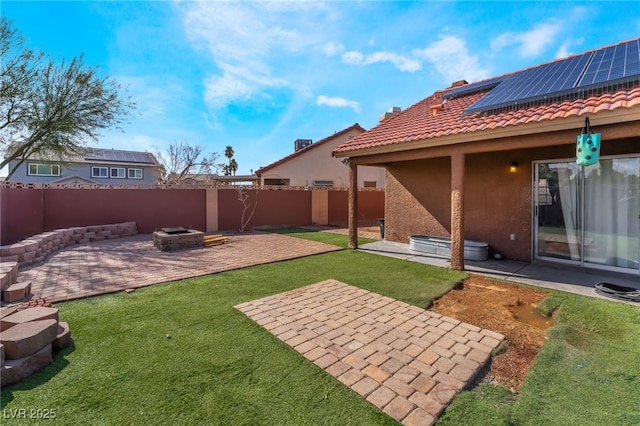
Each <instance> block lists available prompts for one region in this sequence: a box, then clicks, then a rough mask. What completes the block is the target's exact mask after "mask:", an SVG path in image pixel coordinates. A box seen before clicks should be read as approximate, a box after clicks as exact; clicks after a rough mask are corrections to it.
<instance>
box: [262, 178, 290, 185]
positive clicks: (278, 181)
mask: <svg viewBox="0 0 640 426" xmlns="http://www.w3.org/2000/svg"><path fill="white" fill-rule="evenodd" d="M264 184H265V185H280V186H289V179H265V180H264Z"/></svg>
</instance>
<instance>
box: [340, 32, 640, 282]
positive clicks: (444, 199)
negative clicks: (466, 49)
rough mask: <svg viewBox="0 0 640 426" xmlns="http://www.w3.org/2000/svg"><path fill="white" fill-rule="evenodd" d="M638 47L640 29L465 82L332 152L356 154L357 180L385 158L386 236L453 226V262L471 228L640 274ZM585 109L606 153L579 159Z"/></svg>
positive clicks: (505, 244)
mask: <svg viewBox="0 0 640 426" xmlns="http://www.w3.org/2000/svg"><path fill="white" fill-rule="evenodd" d="M639 52H640V39H636V40H631V41H627V42H623V43H619V44H617V45H613V46H608V47H605V48H601V49H598V50H594V51H589V52H585V53H583V54H579V55H574V56H571V57H568V58H564V59H559V60H556V61H553V62H551V63H546V64H542V65H539V66H537V67H532V68H528V69H525V70H522V71H518V72H514V73H511V74H508V75H503V76H500V77H496V78H493V79H489V80H484V81H481V82H477V83H474V84H465V83H466V82H459V83H457V84H454V85H453V86H452V87H450V88H448V89H445V90H440V91H437V92H435V93H434V94H433V95H431V96H429V97H428V98H426V99H423V100H422V101H420V102H418V103H417V104H415V105H413V106H411V107H410V108H408V109H406V110H405V111H403V112H401V113H399V114H397V115H396V116H394V117H392V118H389V119H388V120H386V121H384V122H383V123H381V124H379V125H378V126H376V127H375V128H373V129H371V130H369V131H368V132H366V133H363V134H361V135H359V136H357V137H355V138H353V139H352V140H350V141H348V142H345V143H343V144H342V145H340V146H339V147H337V148H336V149H335V150H334V155H335V156H336V157H338V158H340V159H344V158H349V159H350V164H351V169H352V177H351V179H352V180H355V179H356V178H357V174H358V170H357V169H356V168H355V166H358V165H373V166H376V165H378V166H383V167H385V168H386V171H387V179H386V204H385V219H386V220H385V227H386V230H385V232H386V239H388V240H396V241H401V242H408V241H409V240H410V237H411V236H412V235H415V234H422V235H424V234H427V235H434V236H445V237H446V236H450V237H451V242H452V256H451V267H452V268H453V269H463V268H464V258H463V241H464V240H465V239H467V240H479V241H484V242H487V243H488V244H489V247H490V253H491V254H494V253H499V254H502V255H503V256H506V257H507V258H511V259H516V260H521V261H531V260H533V259H544V260H553V261H557V262H564V263H566V264H572V265H582V266H586V267H595V268H602V269H610V270H616V271H624V272H631V273H634V274H638V273H640V269H639V264H640V262H639V261H640V250H639V241H640V53H639ZM587 117H588V118H589V119H590V122H591V127H592V131H593V132H594V133H600V134H601V136H602V145H601V151H600V160H599V163H598V164H595V165H589V166H581V165H578V164H577V163H576V158H577V153H576V139H577V135H579V134H580V133H581V132H582V129H583V127H584V125H585V118H587ZM350 198H351V201H352V202H353V201H354V200H355V201H357V192H355V193H354V192H351V193H350ZM355 205H357V204H355ZM353 210H355V209H353ZM356 213H357V212H354V211H352V212H351V215H354V214H356ZM353 223H355V222H353ZM355 231H356V230H354V229H352V230H351V232H350V245H351V246H355V245H356V244H357V241H356V239H355V237H354V234H355Z"/></svg>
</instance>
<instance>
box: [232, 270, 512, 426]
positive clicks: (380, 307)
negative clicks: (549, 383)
mask: <svg viewBox="0 0 640 426" xmlns="http://www.w3.org/2000/svg"><path fill="white" fill-rule="evenodd" d="M235 308H236V309H238V310H240V311H241V312H243V313H244V314H245V315H247V316H248V317H249V318H251V319H253V320H254V321H255V322H257V323H258V324H260V325H261V326H263V327H264V328H265V329H267V330H268V331H270V332H271V333H272V334H274V335H275V336H277V337H278V338H279V339H280V340H282V341H283V342H285V343H287V344H288V345H289V346H291V347H292V348H294V349H295V350H296V351H298V352H299V353H300V354H302V355H303V356H305V357H306V358H307V359H309V360H310V361H312V362H313V363H314V364H316V365H317V366H319V367H320V368H322V369H324V370H325V371H326V372H327V373H329V374H331V375H332V376H334V377H336V378H337V379H338V380H340V381H341V382H342V383H344V384H345V385H347V386H349V387H350V388H351V389H353V390H354V391H355V392H357V393H359V394H360V395H361V396H362V397H363V398H366V400H367V401H369V402H370V403H372V404H374V405H375V406H377V407H378V408H380V409H381V410H382V411H384V412H385V413H387V414H388V415H389V416H391V417H393V418H394V419H396V420H397V421H399V422H401V423H403V424H405V425H429V424H432V423H433V422H435V420H436V419H437V417H438V416H439V415H440V414H441V413H442V411H443V410H444V409H445V407H446V406H447V405H448V404H449V403H450V401H451V400H452V399H453V397H454V396H455V395H456V394H457V393H458V392H459V391H460V390H462V389H463V388H464V387H465V386H466V385H467V384H468V383H470V382H471V381H472V380H473V378H474V377H475V376H476V375H477V373H478V372H479V371H480V370H481V368H482V367H483V366H484V365H485V363H486V362H487V361H488V360H489V358H490V356H491V351H492V350H493V349H495V348H496V347H498V345H499V344H500V342H501V341H502V340H503V338H504V336H503V335H501V334H499V333H495V332H493V331H490V330H486V329H481V328H479V327H476V326H474V325H472V324H467V323H463V322H460V321H458V320H456V319H453V318H450V317H446V316H443V315H440V314H437V313H434V312H430V311H426V310H424V309H422V308H419V307H417V306H413V305H409V304H407V303H404V302H400V301H397V300H394V299H392V298H390V297H386V296H381V295H379V294H376V293H372V292H370V291H367V290H363V289H360V288H357V287H353V286H350V285H348V284H345V283H342V282H339V281H336V280H327V281H323V282H320V283H317V284H313V285H310V286H306V287H302V288H299V289H296V290H292V291H288V292H285V293H281V294H276V295H273V296H268V297H265V298H262V299H259V300H254V301H251V302H247V303H242V304H240V305H237V306H235Z"/></svg>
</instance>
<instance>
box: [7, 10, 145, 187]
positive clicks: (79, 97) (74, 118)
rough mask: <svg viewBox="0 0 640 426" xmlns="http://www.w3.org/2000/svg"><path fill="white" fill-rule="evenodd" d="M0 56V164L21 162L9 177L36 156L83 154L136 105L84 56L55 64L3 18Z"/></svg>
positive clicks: (58, 156)
mask: <svg viewBox="0 0 640 426" xmlns="http://www.w3.org/2000/svg"><path fill="white" fill-rule="evenodd" d="M0 56H1V57H2V61H1V63H0V131H1V133H0V151H1V152H2V154H4V159H3V161H2V162H1V163H0V168H3V167H5V166H6V165H7V164H9V162H11V161H14V160H18V162H17V164H16V165H15V166H14V167H13V169H12V170H9V173H8V176H7V177H10V176H11V175H12V174H13V172H14V171H15V170H16V168H17V166H19V165H20V164H22V163H24V162H25V161H26V160H27V159H28V158H29V157H31V156H32V155H34V154H40V155H42V156H45V157H53V158H56V159H62V158H63V157H64V156H66V155H68V154H81V153H82V152H83V151H84V149H85V148H86V145H87V142H88V141H96V140H97V137H98V135H99V132H100V131H101V130H104V129H107V128H112V127H118V125H119V124H120V123H122V121H123V119H124V117H126V116H128V115H130V114H131V110H132V109H133V108H135V104H134V103H132V102H131V101H130V100H129V99H128V98H127V99H123V98H121V97H120V94H119V90H120V85H118V84H117V83H116V81H115V80H113V79H111V78H109V77H101V76H100V75H99V70H98V68H96V67H87V66H85V65H83V63H82V60H83V57H82V56H80V57H78V58H73V59H72V60H71V61H62V63H60V64H56V63H55V62H53V61H52V60H50V59H48V58H47V57H46V56H45V55H44V53H42V52H34V51H32V50H31V49H28V48H27V47H26V46H25V42H24V39H23V38H22V36H21V35H20V34H19V33H18V31H17V30H15V29H14V28H13V27H12V25H11V22H10V21H9V20H8V19H7V18H0Z"/></svg>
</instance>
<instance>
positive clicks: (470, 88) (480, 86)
mask: <svg viewBox="0 0 640 426" xmlns="http://www.w3.org/2000/svg"><path fill="white" fill-rule="evenodd" d="M506 78H507V76H504V75H502V76H500V77H494V78H490V79H488V80H483V81H479V82H477V83H471V84H465V85H464V86H462V87H458V88H455V89H453V90H450V91H448V92H447V93H446V94H445V95H444V98H445V99H452V98H455V97H457V96H462V95H468V94H470V93H476V92H479V91H481V90H486V89H493V88H494V87H496V86H497V85H498V84H500V83H502V82H503V81H504V79H506Z"/></svg>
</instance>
